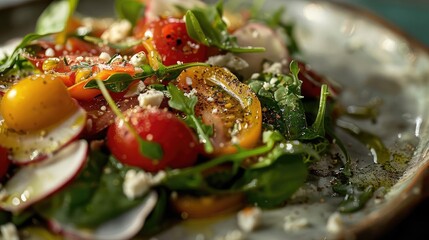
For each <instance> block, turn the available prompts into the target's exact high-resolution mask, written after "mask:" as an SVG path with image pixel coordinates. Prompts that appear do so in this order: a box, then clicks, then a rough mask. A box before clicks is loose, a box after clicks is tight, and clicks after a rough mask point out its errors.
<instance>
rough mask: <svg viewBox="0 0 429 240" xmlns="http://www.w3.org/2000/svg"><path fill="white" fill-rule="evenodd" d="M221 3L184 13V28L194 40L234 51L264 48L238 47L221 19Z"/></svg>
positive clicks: (252, 50)
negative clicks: (213, 6)
mask: <svg viewBox="0 0 429 240" xmlns="http://www.w3.org/2000/svg"><path fill="white" fill-rule="evenodd" d="M222 14H223V3H222V1H220V2H219V3H218V4H217V5H216V6H215V8H210V7H208V8H206V9H193V10H188V11H187V12H186V14H185V23H186V30H187V32H188V34H189V36H190V37H191V38H192V39H194V40H195V41H197V42H199V43H201V44H204V45H206V46H214V47H217V48H220V49H222V50H226V51H229V52H235V53H243V52H262V51H265V49H264V48H259V47H240V46H238V44H237V40H236V39H235V38H234V37H233V36H231V35H230V34H229V33H228V29H227V25H226V23H225V22H224V21H223V20H222Z"/></svg>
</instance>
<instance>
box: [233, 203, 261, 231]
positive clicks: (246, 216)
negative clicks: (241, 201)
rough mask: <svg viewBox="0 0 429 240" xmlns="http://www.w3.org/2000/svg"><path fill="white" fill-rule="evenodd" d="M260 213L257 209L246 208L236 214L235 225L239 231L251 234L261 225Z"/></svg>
mask: <svg viewBox="0 0 429 240" xmlns="http://www.w3.org/2000/svg"><path fill="white" fill-rule="evenodd" d="M261 217H262V211H261V209H260V208H258V207H247V208H244V209H243V210H241V211H239V212H238V213H237V223H238V226H239V227H240V229H241V230H243V231H245V232H251V231H253V230H255V229H256V228H257V227H258V226H259V225H260V223H261Z"/></svg>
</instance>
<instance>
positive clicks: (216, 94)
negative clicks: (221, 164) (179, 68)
mask: <svg viewBox="0 0 429 240" xmlns="http://www.w3.org/2000/svg"><path fill="white" fill-rule="evenodd" d="M177 80H178V83H177V84H178V87H179V88H181V89H183V90H185V91H188V92H189V91H191V89H195V90H196V96H197V97H198V104H197V106H196V108H195V112H196V114H197V115H198V116H201V117H202V120H203V122H204V123H206V124H209V125H213V126H214V135H213V136H212V138H211V140H212V142H213V145H214V148H215V150H214V155H220V154H226V153H233V152H235V151H236V150H237V146H239V147H242V148H252V147H254V146H256V145H257V144H258V141H259V140H260V135H261V128H262V116H261V114H262V111H261V104H260V102H259V100H258V98H257V97H256V95H255V94H254V93H253V92H252V90H251V89H250V88H249V87H248V86H247V85H245V84H243V83H241V82H240V81H239V80H238V79H237V77H236V76H235V75H234V74H232V73H231V72H230V71H228V70H227V69H225V68H221V67H193V68H189V69H187V70H185V71H183V72H182V73H181V74H180V75H179V77H178V78H177Z"/></svg>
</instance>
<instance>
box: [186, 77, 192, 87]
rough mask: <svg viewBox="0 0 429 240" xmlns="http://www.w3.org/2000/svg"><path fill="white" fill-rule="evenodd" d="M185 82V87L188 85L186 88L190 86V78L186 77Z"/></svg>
mask: <svg viewBox="0 0 429 240" xmlns="http://www.w3.org/2000/svg"><path fill="white" fill-rule="evenodd" d="M185 81H186V85H188V86H191V85H192V78H190V77H186V79H185Z"/></svg>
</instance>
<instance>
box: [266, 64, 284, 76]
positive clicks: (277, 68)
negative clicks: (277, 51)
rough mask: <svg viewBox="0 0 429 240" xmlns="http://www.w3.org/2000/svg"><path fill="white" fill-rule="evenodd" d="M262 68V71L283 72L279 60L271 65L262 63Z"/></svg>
mask: <svg viewBox="0 0 429 240" xmlns="http://www.w3.org/2000/svg"><path fill="white" fill-rule="evenodd" d="M263 69H264V70H263V72H264V73H272V74H281V73H282V72H283V65H282V64H281V63H279V62H275V63H273V64H271V65H270V64H264V65H263Z"/></svg>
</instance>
